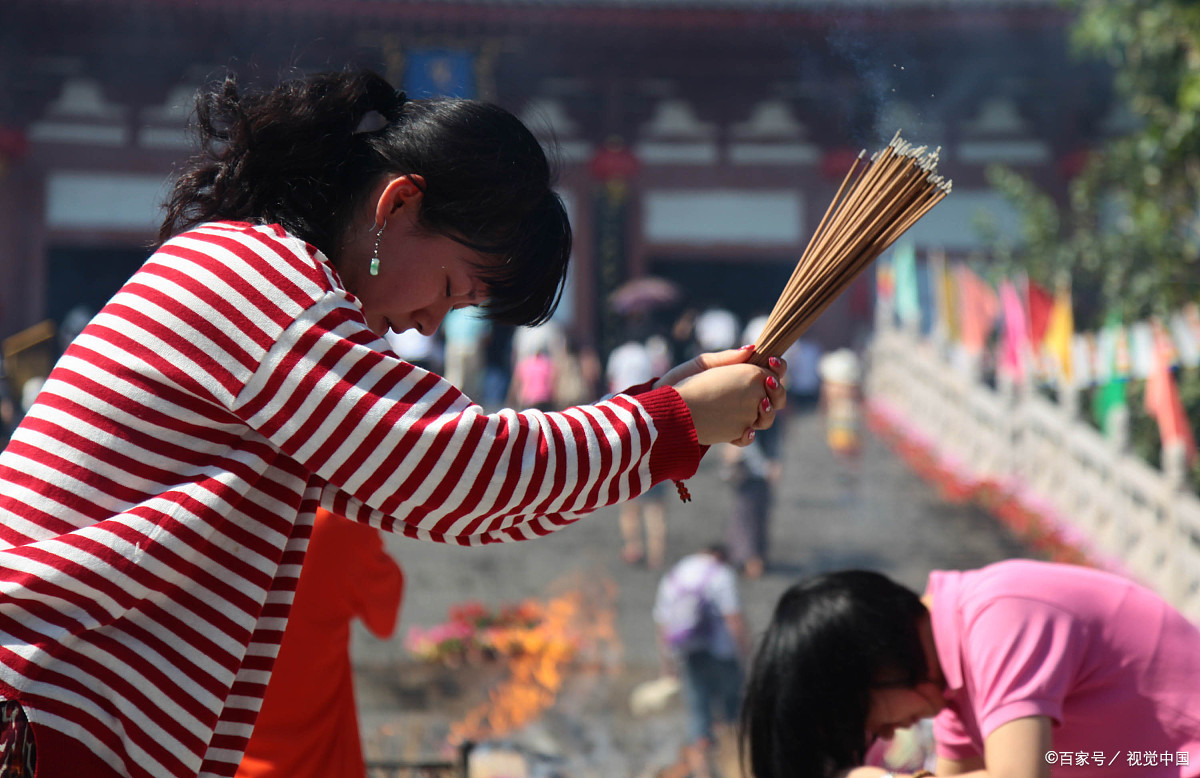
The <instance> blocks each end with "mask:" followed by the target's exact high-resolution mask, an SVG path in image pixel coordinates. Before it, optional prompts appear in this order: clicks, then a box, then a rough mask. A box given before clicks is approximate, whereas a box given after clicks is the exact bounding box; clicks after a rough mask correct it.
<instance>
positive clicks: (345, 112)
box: [159, 72, 403, 257]
mask: <svg viewBox="0 0 1200 778" xmlns="http://www.w3.org/2000/svg"><path fill="white" fill-rule="evenodd" d="M402 101H403V97H397V95H396V94H395V92H394V91H393V90H392V88H391V87H390V86H389V85H388V84H387V82H386V81H384V80H383V79H382V78H379V77H378V76H375V75H373V74H370V73H366V72H362V73H357V74H352V75H348V76H347V75H344V74H326V75H319V76H313V77H311V78H309V79H304V80H297V81H291V82H288V83H285V84H284V85H282V86H280V87H279V88H278V89H275V90H274V91H272V92H267V93H247V94H243V93H242V92H240V91H239V89H238V84H237V79H236V77H235V76H233V75H232V74H231V75H229V76H227V77H226V78H225V80H224V83H223V84H221V85H220V86H219V87H218V88H217V89H215V90H213V91H211V92H208V93H201V94H200V95H199V97H198V98H197V102H196V119H197V121H196V127H197V131H198V132H199V136H200V147H201V154H200V156H199V157H198V158H197V159H195V160H193V161H192V163H191V165H190V167H189V169H188V170H187V171H185V172H184V173H183V175H181V176H180V177H179V179H178V180H177V181H176V184H175V188H174V190H173V192H172V194H171V196H170V198H169V199H168V201H167V215H166V218H165V219H164V221H163V225H162V228H161V229H160V231H159V242H160V243H161V242H164V241H166V240H167V239H168V238H170V237H171V236H172V235H175V234H177V233H179V232H182V231H184V230H186V229H189V228H191V227H194V226H196V225H197V224H201V223H203V222H206V221H213V220H216V219H227V220H233V221H248V222H256V223H264V224H279V225H281V226H282V227H283V228H284V229H286V230H287V231H288V232H290V233H292V234H293V235H296V236H297V237H300V238H303V239H304V240H306V241H308V242H309V243H311V244H312V245H314V246H316V247H317V248H318V249H320V250H321V251H323V252H325V254H326V255H328V256H331V257H332V256H333V255H334V252H335V250H336V243H337V240H338V238H339V237H340V233H341V231H342V229H344V227H345V224H346V223H347V221H348V219H349V217H350V215H351V214H352V213H353V211H354V208H355V206H356V205H358V204H359V202H361V200H362V199H363V198H365V197H366V195H367V192H368V191H369V186H370V183H371V182H372V181H373V180H374V179H375V177H376V176H378V175H379V173H380V172H382V171H381V170H380V167H379V164H378V160H376V159H373V154H372V152H371V150H370V148H369V146H368V144H367V141H366V137H365V134H356V133H355V129H356V128H357V126H358V125H359V123H360V122H361V121H362V120H363V118H364V116H365V115H366V114H367V113H368V112H370V111H375V112H377V113H378V114H381V115H383V116H384V117H385V118H387V117H388V116H389V115H390V116H391V117H392V118H394V117H395V116H396V115H397V114H398V111H399V107H400V104H401V103H402Z"/></svg>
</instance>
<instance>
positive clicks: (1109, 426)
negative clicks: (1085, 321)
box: [1092, 316, 1129, 438]
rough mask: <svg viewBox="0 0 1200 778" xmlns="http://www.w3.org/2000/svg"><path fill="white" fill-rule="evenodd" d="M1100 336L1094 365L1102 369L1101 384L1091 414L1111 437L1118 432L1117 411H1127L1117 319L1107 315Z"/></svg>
mask: <svg viewBox="0 0 1200 778" xmlns="http://www.w3.org/2000/svg"><path fill="white" fill-rule="evenodd" d="M1100 335H1101V338H1100V344H1099V348H1100V358H1099V360H1098V362H1099V364H1098V365H1097V367H1098V369H1099V370H1100V371H1102V376H1101V380H1102V381H1103V383H1101V384H1100V385H1099V386H1097V387H1096V393H1095V396H1094V397H1093V398H1092V413H1093V415H1094V416H1095V419H1096V424H1098V425H1099V427H1100V429H1101V430H1103V431H1104V434H1105V435H1106V436H1107V437H1110V438H1111V437H1114V436H1115V435H1116V434H1117V428H1116V422H1117V419H1118V418H1119V416H1118V412H1121V413H1122V414H1127V413H1128V411H1129V406H1128V404H1127V403H1126V402H1125V376H1126V375H1128V373H1127V372H1125V373H1123V372H1122V370H1121V365H1120V362H1121V350H1122V345H1121V343H1122V341H1124V330H1123V329H1122V327H1121V321H1120V319H1119V318H1117V317H1116V316H1109V319H1108V322H1107V323H1106V324H1105V325H1104V329H1103V330H1102V331H1101V333H1100Z"/></svg>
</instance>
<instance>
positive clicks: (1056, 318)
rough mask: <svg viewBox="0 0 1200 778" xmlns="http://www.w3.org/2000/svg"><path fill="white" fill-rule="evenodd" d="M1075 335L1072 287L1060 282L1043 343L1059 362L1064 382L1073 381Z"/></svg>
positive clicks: (1048, 352)
mask: <svg viewBox="0 0 1200 778" xmlns="http://www.w3.org/2000/svg"><path fill="white" fill-rule="evenodd" d="M1074 335H1075V317H1074V315H1073V314H1072V312H1071V287H1069V286H1068V285H1066V284H1059V287H1058V290H1057V291H1056V292H1055V293H1054V307H1053V308H1051V309H1050V320H1049V322H1047V324H1046V334H1045V336H1043V338H1042V345H1043V346H1045V349H1046V353H1047V354H1049V355H1050V356H1051V357H1052V358H1053V360H1054V361H1055V362H1056V363H1057V364H1058V374H1059V375H1060V376H1062V379H1063V382H1064V383H1066V384H1070V382H1071V339H1072V338H1073V337H1074Z"/></svg>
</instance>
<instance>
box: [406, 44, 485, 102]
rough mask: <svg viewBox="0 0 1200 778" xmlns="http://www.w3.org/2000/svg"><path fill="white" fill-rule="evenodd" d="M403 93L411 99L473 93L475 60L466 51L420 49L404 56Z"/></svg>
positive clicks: (472, 95)
mask: <svg viewBox="0 0 1200 778" xmlns="http://www.w3.org/2000/svg"><path fill="white" fill-rule="evenodd" d="M402 88H403V89H404V92H405V94H407V95H408V96H409V97H410V98H414V99H415V98H423V97H466V98H474V97H475V96H476V92H477V89H476V84H475V59H474V55H473V54H472V53H471V52H469V51H454V50H451V49H423V50H419V51H409V52H407V53H406V55H405V66H404V85H403V87H402Z"/></svg>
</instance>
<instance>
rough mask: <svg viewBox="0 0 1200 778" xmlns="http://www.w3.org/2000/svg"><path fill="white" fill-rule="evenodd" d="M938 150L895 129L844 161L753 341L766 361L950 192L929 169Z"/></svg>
mask: <svg viewBox="0 0 1200 778" xmlns="http://www.w3.org/2000/svg"><path fill="white" fill-rule="evenodd" d="M938 151H939V149H935V150H933V151H927V150H926V147H925V146H919V147H913V145H912V144H910V143H908V142H907V141H905V140H903V139H901V137H900V133H899V132H897V133H896V136H895V137H894V138H892V142H891V143H889V144H888V145H887V147H886V148H884V149H883V150H882V151H878V152H876V153H875V154H873V155H872V156H871V158H870V159H869V160H868V159H865V158H864V157H865V156H866V151H863V152H861V153H860V154H859V155H858V159H856V160H855V161H854V164H853V165H851V166H850V170H849V172H847V173H846V178H845V179H844V180H843V181H842V184H841V186H840V187H838V191H837V194H836V195H834V198H833V202H832V203H830V204H829V208H828V209H827V210H826V211H825V215H824V217H822V219H821V222H820V224H818V225H817V229H816V232H814V233H813V236H812V239H811V240H810V241H809V243H808V246H807V247H806V248H805V249H804V253H803V254H802V255H801V257H800V261H799V262H798V263H797V264H796V269H795V270H793V271H792V277H791V278H790V279H789V280H788V283H787V286H786V287H784V290H783V294H781V295H780V297H779V300H778V301H777V302H776V303H775V307H774V308H773V309H772V311H771V315H770V316H769V317H768V319H767V324H766V326H765V327H763V331H762V333H761V334H760V335H759V336H758V341H757V343H755V346H756V349H755V352H754V356H753V357H752V359H751V361H752V362H755V363H758V364H760V365H762V364H766V361H767V359H768V358H769V357H773V356H780V355H782V354H783V352H784V351H786V350H787V349H788V347H789V346H791V345H792V344H793V343H795V342H796V341H797V340H798V339H799V338H800V336H801V335H802V334H803V333H804V331H805V330H807V329H808V328H809V326H811V325H812V323H813V322H814V321H816V320H817V317H818V316H820V315H821V313H822V312H824V310H825V309H826V308H828V307H829V305H830V304H831V303H832V302H833V301H834V300H835V299H836V298H837V296H838V295H839V294H841V293H842V291H844V290H845V289H846V287H848V286H849V285H850V282H852V281H853V280H854V279H855V278H857V277H858V274H859V273H861V272H862V271H863V270H865V269H866V268H867V266H868V265H870V264H871V262H873V261H874V260H875V259H876V258H877V257H878V256H879V255H880V254H882V253H883V252H884V251H885V250H887V248H888V246H891V245H892V243H894V242H895V241H896V239H897V238H899V237H900V236H901V235H903V234H904V232H905V230H907V229H908V228H909V227H911V226H913V225H914V224H915V223H916V222H917V219H920V218H921V217H922V216H924V215H925V214H926V213H927V212H928V211H929V209H930V208H932V207H933V206H935V205H937V203H938V202H940V201H941V199H942V198H943V197H945V196H946V195H947V194H949V193H950V185H951V182H950V181H947V180H945V179H943V178H942V177H941V176H939V175H937V174H936V170H937V161H938Z"/></svg>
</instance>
